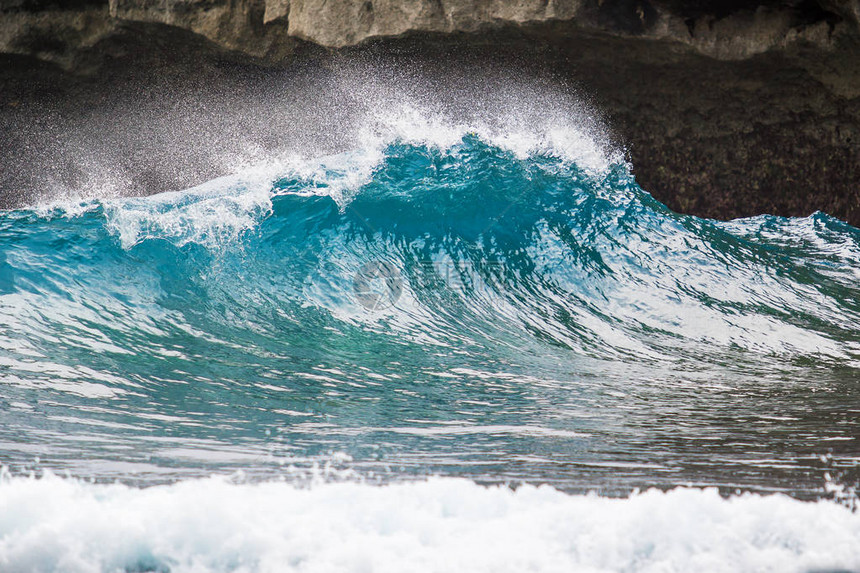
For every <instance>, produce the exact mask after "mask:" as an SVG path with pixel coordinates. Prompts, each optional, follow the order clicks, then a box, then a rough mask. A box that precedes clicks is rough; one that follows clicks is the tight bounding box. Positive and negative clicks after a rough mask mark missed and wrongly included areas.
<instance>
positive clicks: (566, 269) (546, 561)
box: [0, 106, 860, 573]
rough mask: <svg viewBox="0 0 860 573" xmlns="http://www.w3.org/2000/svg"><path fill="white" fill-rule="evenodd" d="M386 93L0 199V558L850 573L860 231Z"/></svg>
mask: <svg viewBox="0 0 860 573" xmlns="http://www.w3.org/2000/svg"><path fill="white" fill-rule="evenodd" d="M538 111H540V110H538ZM386 117H388V119H387V120H386V121H385V122H382V123H379V122H377V124H376V127H377V128H378V129H373V130H370V131H369V132H367V133H366V134H364V137H363V139H361V140H360V143H359V144H356V145H354V146H352V147H351V148H349V149H346V150H343V151H341V152H338V153H332V154H327V155H308V154H305V155H304V156H303V155H301V154H296V153H294V154H291V155H284V156H281V157H278V158H275V159H270V160H267V161H263V162H257V163H254V164H248V165H245V166H243V167H241V168H237V169H236V170H235V173H234V174H233V175H229V176H225V177H221V178H218V179H215V180H213V181H210V182H208V183H205V184H203V185H201V186H199V187H195V188H192V189H187V190H184V191H180V192H171V193H164V194H159V195H154V196H149V197H116V196H109V195H106V194H101V195H99V193H98V192H94V193H93V194H91V195H90V196H87V197H83V198H71V199H70V198H68V197H67V198H65V199H63V200H55V201H46V202H42V203H40V204H37V205H34V206H32V207H31V208H27V209H19V210H11V211H3V212H0V464H2V466H3V469H2V473H0V571H4V572H30V571H69V572H95V571H106V572H108V571H109V572H114V571H127V572H137V573H140V572H144V571H157V572H160V573H165V572H168V571H170V572H174V573H180V572H195V573H196V572H208V571H218V572H220V571H236V572H252V571H265V572H279V571H301V572H317V571H319V572H336V571H374V572H375V571H384V572H387V571H391V572H398V573H400V572H408V571H473V572H479V571H493V572H498V571H512V572H513V571H517V572H520V571H565V572H569V571H661V572H662V571H781V572H782V571H827V570H829V571H836V570H839V571H846V570H848V571H850V570H854V571H857V570H860V515H858V513H857V512H856V506H857V488H858V480H860V443H858V439H860V326H858V325H860V230H858V229H856V228H853V227H851V226H849V225H847V224H845V223H843V222H841V221H839V220H837V219H834V218H831V217H829V216H828V215H826V214H824V213H816V214H813V215H811V216H809V217H807V218H794V219H790V218H781V217H775V216H767V215H763V216H759V217H754V218H750V219H744V220H735V221H729V222H717V221H712V220H705V219H700V218H696V217H692V216H686V215H679V214H676V213H674V212H672V211H670V210H669V209H668V208H666V207H665V206H664V205H662V204H660V203H659V202H658V201H656V200H655V199H654V198H652V197H651V196H650V195H649V194H648V193H647V192H645V191H643V190H642V189H641V188H640V187H639V186H638V185H637V184H636V181H635V176H634V173H632V171H631V168H630V166H629V165H628V164H627V163H626V162H625V161H624V159H623V154H621V153H620V152H614V151H612V149H611V148H610V147H609V146H607V145H605V144H602V143H600V141H601V135H600V133H595V132H594V131H593V130H591V131H589V130H588V129H585V128H583V127H582V126H580V125H565V124H561V123H552V122H550V123H547V124H544V125H540V124H529V123H527V122H526V123H520V124H517V125H510V124H505V123H504V122H502V123H500V124H495V125H490V124H485V123H481V122H472V123H468V122H459V123H458V122H457V121H452V120H450V118H446V117H435V116H433V115H432V114H428V113H426V112H424V111H422V110H415V109H409V108H408V106H406V107H404V108H403V109H402V110H401V112H400V113H399V114H393V115H392V114H389V115H388V116H386ZM380 125H382V127H380Z"/></svg>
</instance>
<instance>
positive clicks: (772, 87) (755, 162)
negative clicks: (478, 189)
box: [0, 0, 860, 225]
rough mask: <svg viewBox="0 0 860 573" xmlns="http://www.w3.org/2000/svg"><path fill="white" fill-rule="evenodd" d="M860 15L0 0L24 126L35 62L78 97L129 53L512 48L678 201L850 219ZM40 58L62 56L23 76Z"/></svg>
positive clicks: (596, 1)
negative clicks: (561, 86)
mask: <svg viewBox="0 0 860 573" xmlns="http://www.w3.org/2000/svg"><path fill="white" fill-rule="evenodd" d="M859 22H860V0H761V1H759V2H752V3H750V2H741V1H739V0H719V1H718V0H693V1H681V0H410V1H396V0H341V1H337V2H333V1H330V0H109V1H108V0H73V1H66V2H56V1H51V0H0V52H3V53H5V54H13V55H18V56H21V58H23V59H21V58H19V59H15V60H14V65H12V64H11V63H9V64H7V66H6V67H7V69H6V72H5V74H6V75H5V76H0V78H3V81H4V82H5V83H6V85H7V87H10V86H15V89H16V91H15V93H14V94H13V95H10V94H11V93H12V90H11V89H7V90H6V91H7V94H6V95H5V96H4V95H3V94H2V93H0V105H5V107H4V108H3V110H4V111H3V114H4V117H6V118H7V119H6V121H5V125H7V126H12V127H9V129H14V126H16V125H17V126H20V125H22V123H21V122H23V121H25V120H24V119H22V117H23V116H20V117H18V116H16V113H18V112H17V111H16V110H17V109H19V108H18V102H19V101H20V100H27V99H28V97H30V96H28V94H27V93H26V92H27V88H26V86H27V85H29V84H28V81H27V78H28V77H29V76H28V74H30V75H32V74H37V75H38V74H41V76H40V77H41V78H42V80H40V81H41V82H42V83H41V84H39V85H42V87H41V88H39V89H41V90H42V91H43V92H44V91H45V90H48V91H49V92H51V91H53V92H57V91H64V92H69V89H70V88H67V87H58V85H59V84H63V83H64V82H65V83H69V84H73V83H74V82H78V81H83V80H80V79H79V78H81V77H89V78H90V80H87V81H90V82H92V81H93V80H92V78H99V77H107V76H110V75H111V74H113V75H114V76H115V75H116V74H117V73H118V72H117V69H118V66H119V67H121V65H123V63H125V64H127V65H130V66H134V67H141V66H150V67H151V68H152V69H151V70H149V71H148V72H146V71H143V72H141V73H142V74H143V75H146V74H147V73H148V74H150V75H151V76H153V77H155V76H158V75H160V74H174V75H180V76H181V75H183V74H185V73H191V72H192V71H193V72H194V73H197V71H196V70H194V68H196V67H197V66H198V63H199V65H200V66H203V67H205V66H206V65H208V64H207V63H206V62H207V61H212V58H216V59H217V58H221V59H223V58H225V57H229V58H230V59H231V61H233V62H240V63H241V65H247V66H258V67H261V69H262V68H265V67H267V66H268V67H271V66H280V67H283V66H288V65H291V64H293V63H295V62H296V61H297V60H298V59H301V58H302V57H304V56H303V54H307V53H314V54H317V55H316V56H315V57H316V58H325V57H327V56H326V54H331V53H338V52H343V51H348V52H356V51H358V52H361V51H368V50H370V51H373V50H377V51H378V50H381V49H390V50H394V51H396V52H397V53H400V54H407V55H406V56H404V57H412V56H415V57H422V58H426V57H427V55H428V54H437V55H438V56H439V57H440V58H451V56H452V54H463V53H468V54H470V57H471V58H472V60H474V59H475V58H478V59H480V58H492V59H494V60H495V59H498V57H499V54H502V55H504V57H510V58H512V59H514V60H517V61H518V62H521V61H523V60H527V61H529V62H531V63H532V64H533V63H534V62H535V61H537V62H539V63H540V65H539V67H542V68H543V69H547V70H550V71H551V73H552V74H554V75H555V76H557V77H558V76H561V77H563V78H565V79H567V80H569V81H571V82H573V83H574V84H576V85H577V86H578V87H579V88H580V89H581V90H582V91H583V93H585V94H586V95H587V96H588V97H590V98H591V100H592V101H594V102H595V103H596V105H597V107H598V108H600V109H601V110H602V111H603V112H604V113H605V115H606V117H607V119H608V120H609V123H610V124H611V125H612V126H613V127H614V128H615V130H616V132H617V133H618V139H619V140H620V141H621V142H622V143H623V144H624V145H625V146H626V148H627V149H628V152H629V155H630V157H631V160H632V163H633V165H634V169H635V171H636V174H637V178H638V179H639V180H640V182H641V183H642V185H643V187H645V188H646V189H648V190H649V191H651V192H652V193H653V194H654V195H656V196H657V197H658V198H660V199H661V200H664V201H666V202H667V203H668V204H669V205H670V206H672V207H674V208H676V209H679V210H684V211H689V212H693V213H696V214H701V215H707V216H716V217H734V216H739V215H750V214H755V213H760V212H775V213H780V214H786V215H805V214H808V213H809V212H811V211H813V210H816V209H820V210H824V211H827V212H829V213H831V214H834V215H837V216H840V217H842V218H844V219H847V220H849V221H851V222H852V223H854V224H855V225H858V224H860V154H858V145H857V142H858V140H860V139H858V138H860V65H858V64H857V62H860V31H858V30H860V24H858V23H859ZM195 38H197V39H199V40H197V39H195ZM149 51H152V52H153V53H155V52H157V53H158V54H160V56H159V57H158V58H156V59H147V58H146V57H145V56H141V55H140V54H145V53H147V52H149ZM129 53H134V54H136V56H135V58H131V59H129V57H128V54H129ZM9 57H11V56H7V62H13V60H8V58H9ZM105 58H107V59H108V60H110V61H111V62H113V64H112V65H113V68H111V66H110V65H108V64H106V63H105V62H106V60H105ZM124 58H125V59H124ZM38 61H41V62H48V63H50V64H51V65H52V66H57V67H56V68H51V71H46V70H48V68H44V67H40V68H39V69H41V70H42V71H41V72H33V71H30V70H31V68H34V66H35V67H39V66H43V65H42V64H37V63H36V62H38ZM26 62H32V63H26ZM530 65H531V64H530ZM49 67H50V66H49ZM106 70H107V71H106ZM111 70H112V71H111ZM192 75H193V74H192ZM49 76H50V77H49ZM46 78H47V79H46ZM97 81H101V80H97ZM36 83H37V84H38V83H39V82H36ZM48 84H50V86H48V87H45V86H46V85H48ZM71 91H75V90H73V89H72V90H71ZM84 91H86V90H84ZM76 93H77V92H76ZM81 93H82V92H81ZM4 97H5V98H6V102H5V103H4V101H3V98H4ZM70 97H71V96H70ZM80 97H83V96H80ZM87 97H90V96H87ZM92 97H95V96H92ZM12 104H14V105H12ZM7 153H12V152H11V151H9V146H8V145H7ZM6 171H7V175H8V172H9V168H8V167H7V168H6ZM0 173H2V172H0ZM202 175H203V174H201V176H202ZM7 180H9V179H8V177H7ZM0 183H2V179H0ZM7 187H8V185H7ZM17 191H19V189H16V192H17ZM11 195H12V193H11V192H10V191H9V190H8V189H6V190H3V196H4V197H5V198H6V199H5V202H6V203H8V202H9V199H8V197H10V196H11Z"/></svg>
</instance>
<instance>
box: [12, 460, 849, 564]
mask: <svg viewBox="0 0 860 573" xmlns="http://www.w3.org/2000/svg"><path fill="white" fill-rule="evenodd" d="M0 508H2V510H3V511H2V512H0V516H2V517H0V566H2V569H3V570H4V571H6V572H9V573H19V572H21V573H23V572H25V571H28V572H29V571H65V572H67V573H77V572H91V571H160V572H166V571H170V572H172V573H185V572H192V571H193V572H195V573H202V572H213V573H214V572H220V571H248V572H251V571H259V572H280V571H381V572H387V571H391V572H403V571H415V572H431V571H440V572H441V571H475V572H481V571H493V572H505V571H511V572H514V571H517V572H519V571H547V572H548V571H595V572H596V571H642V572H652V571H653V572H656V571H661V572H665V571H713V572H721V571H726V572H729V571H731V572H736V571H779V572H785V571H811V570H845V569H857V568H860V547H858V545H857V543H856V540H857V539H858V538H860V514H858V513H856V512H855V513H852V512H851V511H850V510H849V509H847V508H845V507H843V506H840V505H837V504H835V503H832V502H827V501H818V502H814V503H811V502H801V501H797V500H794V499H791V498H789V497H786V496H782V495H770V496H759V495H753V494H746V495H742V496H738V497H731V498H728V499H726V498H722V497H720V495H719V494H718V493H717V491H716V490H714V489H706V490H700V489H685V488H678V489H674V490H670V491H667V492H661V491H658V490H649V491H646V492H643V493H634V494H633V495H631V496H630V497H629V498H617V499H612V498H605V497H599V496H597V495H568V494H564V493H561V492H559V491H557V490H554V489H552V488H550V487H548V486H542V487H534V486H522V487H520V488H518V489H516V490H511V489H508V488H505V487H482V486H479V485H476V484H475V483H473V482H471V481H468V480H465V479H453V478H434V479H430V480H427V481H420V482H413V483H399V484H393V485H387V486H373V485H364V484H360V483H355V482H346V483H324V484H316V485H314V486H311V487H309V488H300V487H296V486H294V485H290V484H288V483H285V482H263V483H233V482H231V480H229V479H225V478H209V479H200V480H189V481H184V482H179V483H176V484H173V485H168V486H154V487H150V488H144V489H138V488H133V487H128V486H124V485H119V484H114V485H94V484H89V483H85V482H81V481H77V480H74V479H61V478H58V477H55V476H53V475H50V474H47V475H45V476H44V477H43V478H41V479H35V478H8V477H6V478H5V479H4V480H3V483H2V484H0Z"/></svg>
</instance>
